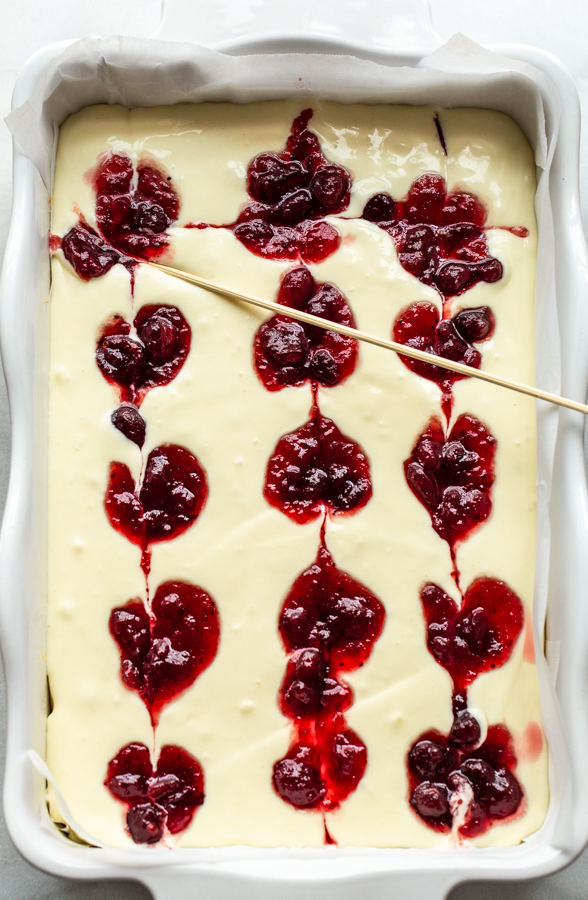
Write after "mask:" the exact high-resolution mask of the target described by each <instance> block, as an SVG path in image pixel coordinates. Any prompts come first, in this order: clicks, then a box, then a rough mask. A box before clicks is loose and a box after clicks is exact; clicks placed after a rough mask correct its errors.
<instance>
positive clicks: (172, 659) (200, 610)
mask: <svg viewBox="0 0 588 900" xmlns="http://www.w3.org/2000/svg"><path fill="white" fill-rule="evenodd" d="M109 626H110V633H111V635H112V637H113V639H114V641H115V643H116V644H117V645H118V648H119V650H120V656H121V678H122V680H123V682H124V683H125V684H126V686H127V687H128V688H130V689H131V690H132V691H136V692H137V693H138V694H139V696H140V697H141V699H142V700H143V702H144V703H145V706H146V707H147V709H148V710H149V715H150V716H151V722H152V724H153V727H156V725H157V723H158V721H159V715H160V713H161V710H162V709H163V707H164V706H165V705H166V704H168V703H170V702H171V701H172V700H173V699H175V698H176V697H177V696H178V695H179V694H181V693H182V692H183V691H185V690H186V689H187V688H189V687H190V686H191V685H192V684H193V683H194V682H195V681H196V679H197V678H198V676H199V675H200V674H201V673H202V672H203V671H204V670H205V669H207V668H208V666H209V665H210V664H211V662H212V661H213V659H214V657H215V656H216V652H217V649H218V642H219V635H220V624H219V617H218V610H217V608H216V605H215V603H214V600H212V598H211V597H210V596H209V595H208V594H207V593H206V591H203V590H202V588H199V587H195V586H194V585H192V584H186V583H185V582H182V581H168V582H166V583H165V584H161V585H160V586H159V587H158V588H157V591H156V592H155V597H154V598H153V602H152V604H151V610H150V613H149V612H147V610H146V609H145V605H144V604H143V603H142V602H141V601H140V600H131V601H130V602H129V603H127V604H126V605H125V606H121V607H119V608H118V609H114V610H113V611H112V613H111V616H110V623H109Z"/></svg>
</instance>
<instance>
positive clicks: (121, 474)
mask: <svg viewBox="0 0 588 900" xmlns="http://www.w3.org/2000/svg"><path fill="white" fill-rule="evenodd" d="M207 496H208V485H207V482H206V475H205V473H204V470H203V469H202V467H201V466H200V463H199V462H198V460H197V459H196V457H195V456H193V455H192V453H190V451H189V450H186V449H185V448H184V447H178V446H177V445H176V444H163V445H162V446H160V447H155V448H154V449H153V450H152V451H151V453H150V454H149V456H148V457H147V465H146V466H145V474H144V476H143V482H142V484H141V486H140V488H139V487H138V486H137V485H136V484H135V481H134V479H133V476H132V475H131V473H130V471H129V468H128V466H126V465H125V464H124V463H120V462H113V463H111V464H110V473H109V481H108V487H107V490H106V497H105V501H104V505H105V509H106V515H107V516H108V520H109V522H110V524H111V525H112V527H113V528H116V530H117V531H119V532H120V533H121V534H123V535H124V536H125V537H126V538H127V540H129V541H131V542H132V543H133V544H138V546H139V547H141V549H142V551H143V558H142V563H141V565H142V567H143V569H144V571H145V572H148V571H149V561H150V551H149V548H150V545H151V544H152V543H155V542H157V541H169V540H171V539H172V538H175V537H178V536H179V535H180V534H182V533H183V532H184V531H186V529H188V528H189V527H190V525H192V523H193V522H194V521H195V520H196V519H197V517H198V516H199V515H200V513H201V511H202V508H203V507H204V504H205V502H206V498H207Z"/></svg>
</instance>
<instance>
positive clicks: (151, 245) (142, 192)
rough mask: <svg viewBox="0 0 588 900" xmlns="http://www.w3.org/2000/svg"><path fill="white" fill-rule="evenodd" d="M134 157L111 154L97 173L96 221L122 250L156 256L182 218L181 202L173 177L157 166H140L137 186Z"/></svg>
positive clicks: (143, 257) (150, 257) (116, 246)
mask: <svg viewBox="0 0 588 900" xmlns="http://www.w3.org/2000/svg"><path fill="white" fill-rule="evenodd" d="M134 175H135V173H134V171H133V163H132V162H131V159H130V158H129V157H128V156H127V155H126V154H123V153H109V154H107V155H106V156H105V157H104V158H103V159H102V161H101V162H100V164H99V165H98V167H97V169H96V173H95V180H94V185H95V190H96V222H97V224H98V228H99V230H100V233H101V234H102V235H103V236H104V237H105V238H106V240H107V241H108V243H109V244H111V245H112V246H113V247H115V248H116V249H117V250H119V251H120V252H121V253H124V254H127V255H128V256H131V257H134V258H138V259H155V258H156V257H157V256H160V255H161V254H162V253H163V252H164V251H165V250H166V248H167V246H168V243H169V241H168V236H167V234H166V233H165V232H166V229H167V228H169V226H170V225H171V224H172V222H175V221H176V219H177V218H178V213H179V210H180V201H179V198H178V195H177V194H176V192H175V190H174V188H173V186H172V184H171V176H166V175H165V174H164V172H162V171H160V170H159V169H157V168H155V166H153V165H146V164H140V165H138V166H137V173H136V185H135V184H134Z"/></svg>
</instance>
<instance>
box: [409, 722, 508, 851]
mask: <svg viewBox="0 0 588 900" xmlns="http://www.w3.org/2000/svg"><path fill="white" fill-rule="evenodd" d="M516 762H517V761H516V757H515V754H514V750H513V743H512V737H511V735H510V732H509V731H508V729H507V728H506V727H505V726H504V725H491V726H490V728H488V733H487V736H486V740H485V741H484V743H483V744H482V745H481V746H479V747H477V748H476V749H473V748H471V747H469V748H467V747H464V746H463V744H459V743H458V742H457V741H455V740H454V739H453V738H452V736H451V734H450V735H449V737H447V736H445V735H442V734H440V733H439V732H436V731H429V732H426V733H425V734H423V735H421V737H420V738H419V739H418V740H417V741H415V743H414V744H413V746H412V747H411V749H410V752H409V754H408V760H407V763H408V776H409V798H410V805H411V806H412V808H413V809H414V811H415V812H416V814H417V815H418V816H419V817H420V818H421V819H422V821H423V822H425V824H426V825H428V826H429V827H430V828H433V829H435V830H436V831H442V832H448V831H450V830H451V828H452V825H453V819H454V816H455V815H457V814H459V816H460V817H463V824H462V825H460V827H459V828H458V829H457V833H458V835H459V836H460V837H462V838H473V837H476V836H477V835H479V834H482V833H483V832H485V831H487V830H488V829H489V828H490V827H491V826H492V825H494V824H495V823H496V822H499V821H501V820H502V821H504V820H505V819H508V818H510V817H511V816H514V815H516V814H517V813H518V812H519V811H520V810H521V806H522V803H523V791H522V788H521V785H520V784H519V782H518V780H517V778H516V777H515V775H514V769H515V767H516ZM464 807H465V808H464Z"/></svg>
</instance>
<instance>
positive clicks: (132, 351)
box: [96, 303, 192, 433]
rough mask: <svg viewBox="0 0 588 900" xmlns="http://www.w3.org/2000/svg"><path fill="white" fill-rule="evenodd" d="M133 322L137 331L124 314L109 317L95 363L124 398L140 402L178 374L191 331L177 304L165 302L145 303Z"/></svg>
mask: <svg viewBox="0 0 588 900" xmlns="http://www.w3.org/2000/svg"><path fill="white" fill-rule="evenodd" d="M133 325H134V329H135V335H132V334H131V326H130V324H129V323H128V322H127V321H125V319H123V318H122V316H118V315H117V316H112V317H111V319H109V321H108V322H107V323H106V324H105V325H104V327H103V328H102V333H101V335H100V337H99V339H98V343H97V345H96V363H97V365H98V368H99V369H100V371H101V372H102V374H103V375H104V377H105V378H106V380H107V381H109V382H110V383H111V384H114V385H116V387H117V388H118V391H119V394H120V398H121V400H123V401H127V402H129V403H133V404H135V405H136V406H140V404H141V401H142V400H143V398H144V397H145V394H146V393H147V392H148V391H149V390H151V388H153V387H158V386H160V385H164V384H169V382H170V381H172V380H173V379H174V378H175V377H176V375H177V374H178V372H179V371H180V369H181V368H182V366H183V365H184V362H185V361H186V357H187V355H188V353H189V351H190V343H191V340H192V332H191V330H190V326H189V325H188V323H187V322H186V320H185V318H184V316H183V315H182V313H181V312H180V311H179V309H177V307H175V306H166V305H164V304H162V303H157V304H155V303H154V304H148V305H146V306H142V307H141V309H140V310H139V312H138V313H137V315H136V316H135V320H134V322H133ZM117 427H118V426H117ZM121 430H122V429H121ZM123 433H124V432H123Z"/></svg>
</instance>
